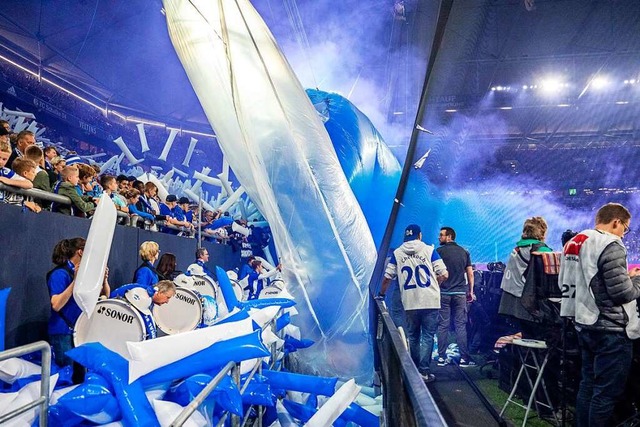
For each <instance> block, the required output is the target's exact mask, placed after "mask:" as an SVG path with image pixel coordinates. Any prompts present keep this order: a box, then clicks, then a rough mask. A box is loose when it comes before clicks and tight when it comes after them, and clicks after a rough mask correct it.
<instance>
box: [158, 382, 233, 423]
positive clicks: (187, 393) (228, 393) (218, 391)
mask: <svg viewBox="0 0 640 427" xmlns="http://www.w3.org/2000/svg"><path fill="white" fill-rule="evenodd" d="M212 379H213V376H212V375H208V374H196V375H192V376H190V377H189V378H186V379H185V380H184V381H181V382H180V383H179V384H177V385H175V386H173V387H172V388H171V389H170V390H169V391H168V392H167V395H166V396H165V398H164V400H168V401H171V402H175V403H177V404H179V405H181V406H187V405H188V404H189V403H190V402H191V401H192V400H193V399H194V398H195V397H196V396H197V395H198V394H199V393H200V392H201V391H202V389H204V388H205V387H206V386H207V384H208V383H210V382H211V380H212ZM207 401H210V402H208V403H210V404H211V403H215V404H216V405H219V406H220V407H221V409H222V411H229V412H231V413H232V414H235V415H239V416H241V415H242V397H241V396H240V391H239V390H238V387H237V386H236V384H235V383H234V382H233V380H232V379H231V377H229V376H228V375H227V376H225V377H223V378H222V380H221V381H220V382H219V383H218V385H217V386H216V387H215V388H214V389H213V391H212V392H211V394H210V395H209V397H208V398H207V399H206V400H205V402H204V404H206V403H207ZM210 406H212V405H210Z"/></svg>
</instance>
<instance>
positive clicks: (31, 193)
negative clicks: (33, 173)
mask: <svg viewBox="0 0 640 427" xmlns="http://www.w3.org/2000/svg"><path fill="white" fill-rule="evenodd" d="M0 191H8V192H10V193H15V194H21V195H23V196H28V197H33V198H35V199H40V200H46V201H48V202H55V203H60V204H63V205H68V206H70V205H71V199H69V198H68V197H67V196H61V195H59V194H56V193H50V192H48V191H44V190H40V189H37V188H32V189H29V190H27V189H24V188H18V187H13V186H11V185H6V184H3V183H1V182H0ZM117 215H118V220H119V221H122V220H125V221H124V223H125V225H131V226H134V227H135V226H136V225H137V224H138V222H139V221H144V218H141V217H140V216H138V215H129V214H127V213H126V212H122V211H118V212H117ZM154 223H155V224H157V225H159V226H162V227H165V228H170V229H172V230H176V231H180V232H183V233H188V234H189V235H191V234H192V232H193V230H192V229H190V228H186V227H177V226H175V225H172V224H166V223H165V221H154Z"/></svg>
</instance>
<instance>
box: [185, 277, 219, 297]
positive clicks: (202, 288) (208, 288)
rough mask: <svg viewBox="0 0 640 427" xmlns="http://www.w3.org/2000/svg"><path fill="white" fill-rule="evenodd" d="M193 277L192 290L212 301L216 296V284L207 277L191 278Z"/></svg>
mask: <svg viewBox="0 0 640 427" xmlns="http://www.w3.org/2000/svg"><path fill="white" fill-rule="evenodd" d="M191 277H193V290H194V291H198V293H199V294H200V295H209V296H210V297H213V298H214V299H216V298H217V295H218V284H217V283H216V282H215V280H213V279H212V278H211V277H209V276H191Z"/></svg>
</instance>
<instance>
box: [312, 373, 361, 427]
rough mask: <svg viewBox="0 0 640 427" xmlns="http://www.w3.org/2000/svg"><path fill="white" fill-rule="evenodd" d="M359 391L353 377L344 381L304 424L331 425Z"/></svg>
mask: <svg viewBox="0 0 640 427" xmlns="http://www.w3.org/2000/svg"><path fill="white" fill-rule="evenodd" d="M358 393H360V386H358V385H357V384H356V381H355V380H354V379H351V380H349V381H347V382H346V383H344V384H343V385H342V387H340V388H339V389H338V391H336V392H335V394H334V395H333V396H331V397H330V398H329V400H327V402H326V403H325V404H324V405H322V408H320V409H319V410H318V412H316V413H315V415H314V416H313V417H311V419H310V420H309V421H308V422H307V423H306V424H305V426H306V427H324V426H330V425H333V422H334V421H335V420H337V419H338V417H339V416H340V415H341V414H342V413H343V412H344V410H345V409H347V407H348V406H349V405H351V402H353V400H354V399H355V398H356V396H358Z"/></svg>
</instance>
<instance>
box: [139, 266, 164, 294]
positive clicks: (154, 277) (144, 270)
mask: <svg viewBox="0 0 640 427" xmlns="http://www.w3.org/2000/svg"><path fill="white" fill-rule="evenodd" d="M159 280H160V279H159V278H158V273H156V271H155V268H153V265H151V263H150V262H149V261H145V262H143V263H142V264H141V265H140V267H138V269H137V270H136V271H135V273H134V276H133V281H134V282H135V283H138V284H140V285H143V286H145V287H149V286H153V285H155V284H156V283H158V281H159ZM152 295H153V294H152Z"/></svg>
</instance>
